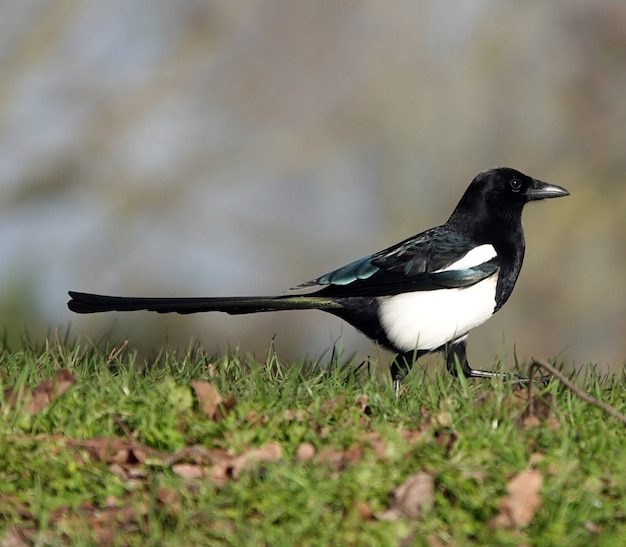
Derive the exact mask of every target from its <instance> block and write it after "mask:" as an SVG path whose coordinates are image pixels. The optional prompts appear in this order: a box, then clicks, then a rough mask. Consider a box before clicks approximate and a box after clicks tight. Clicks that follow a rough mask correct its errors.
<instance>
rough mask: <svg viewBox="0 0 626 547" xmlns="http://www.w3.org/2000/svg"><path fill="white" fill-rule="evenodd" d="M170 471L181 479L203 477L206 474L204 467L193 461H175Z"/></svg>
mask: <svg viewBox="0 0 626 547" xmlns="http://www.w3.org/2000/svg"><path fill="white" fill-rule="evenodd" d="M172 471H173V472H174V473H175V474H176V475H178V476H179V477H182V478H183V479H203V478H204V477H205V475H206V473H205V472H204V468H203V467H202V466H201V465H196V464H194V463H175V464H174V465H172Z"/></svg>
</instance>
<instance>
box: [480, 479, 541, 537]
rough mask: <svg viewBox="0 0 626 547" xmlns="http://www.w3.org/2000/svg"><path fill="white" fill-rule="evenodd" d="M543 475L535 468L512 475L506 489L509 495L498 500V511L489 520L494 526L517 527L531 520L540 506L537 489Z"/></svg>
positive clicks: (539, 487)
mask: <svg viewBox="0 0 626 547" xmlns="http://www.w3.org/2000/svg"><path fill="white" fill-rule="evenodd" d="M542 484H543V476H542V474H541V472H540V471H539V470H537V469H532V470H530V471H523V472H522V473H519V474H518V475H516V476H515V477H513V478H512V479H511V480H510V481H509V484H508V485H507V487H506V489H507V492H508V493H509V495H508V496H507V497H506V498H504V499H503V500H502V501H501V502H500V512H499V513H498V514H497V515H496V516H495V518H494V519H493V520H492V521H491V525H492V526H494V527H496V528H519V527H524V526H527V525H528V524H530V523H531V521H532V520H533V517H534V515H535V512H536V511H537V509H539V507H541V498H540V497H539V491H540V490H541V486H542Z"/></svg>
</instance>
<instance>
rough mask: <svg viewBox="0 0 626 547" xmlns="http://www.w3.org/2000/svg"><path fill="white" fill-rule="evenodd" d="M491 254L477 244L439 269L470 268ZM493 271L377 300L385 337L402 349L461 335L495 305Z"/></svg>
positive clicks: (429, 345) (436, 344)
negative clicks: (454, 284) (471, 281)
mask: <svg viewBox="0 0 626 547" xmlns="http://www.w3.org/2000/svg"><path fill="white" fill-rule="evenodd" d="M494 256H495V250H494V249H493V247H492V246H491V245H481V246H480V247H477V248H476V249H473V250H472V251H470V252H469V253H468V254H467V255H465V256H464V257H463V258H461V259H460V260H459V261H457V262H456V263H455V264H452V265H450V266H448V267H447V268H444V269H442V270H440V271H443V270H446V271H448V270H457V269H464V268H470V267H472V266H476V265H477V264H480V263H482V262H486V261H487V260H490V259H491V258H493V257H494ZM497 282H498V275H497V273H496V274H495V275H493V276H491V277H488V278H487V279H484V280H482V281H480V282H479V283H476V284H475V285H472V286H471V287H466V288H462V289H439V290H435V291H416V292H410V293H404V294H398V295H395V296H390V297H383V298H381V299H380V300H379V304H380V307H379V311H378V314H379V319H380V321H381V323H382V325H383V328H384V330H385V334H386V335H387V338H388V339H389V341H390V342H391V343H392V344H393V345H394V346H396V347H397V348H398V349H400V350H402V351H411V350H414V349H424V350H434V349H437V348H438V347H440V346H443V345H444V344H446V343H447V342H450V341H452V340H456V339H458V338H460V337H462V336H465V335H466V334H467V333H468V332H469V331H470V330H472V329H473V328H475V327H477V326H478V325H481V324H482V323H484V322H485V321H486V320H487V319H489V318H490V317H491V316H492V315H493V312H494V309H495V307H496V284H497Z"/></svg>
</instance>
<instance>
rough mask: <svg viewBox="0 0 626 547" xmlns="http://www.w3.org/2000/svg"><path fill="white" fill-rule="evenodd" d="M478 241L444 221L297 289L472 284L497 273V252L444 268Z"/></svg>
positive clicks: (354, 292) (366, 290) (350, 291)
mask: <svg viewBox="0 0 626 547" xmlns="http://www.w3.org/2000/svg"><path fill="white" fill-rule="evenodd" d="M476 246H477V245H476V243H475V242H473V241H471V240H469V239H468V238H466V237H464V236H462V235H460V234H458V233H456V232H453V231H451V230H449V229H448V228H445V227H443V226H439V227H437V228H432V229H430V230H427V231H425V232H422V233H421V234H418V235H416V236H414V237H411V238H409V239H406V240H404V241H402V242H400V243H398V244H396V245H394V246H393V247H389V248H388V249H385V250H383V251H379V252H377V253H375V254H372V255H369V256H366V257H364V258H361V259H359V260H355V261H354V262H351V263H350V264H347V265H346V266H343V267H341V268H338V269H337V270H334V271H332V272H330V273H327V274H325V275H322V276H320V277H318V278H317V279H314V280H312V281H309V282H307V283H304V284H302V285H299V286H298V287H295V289H304V288H308V287H311V288H313V287H318V288H320V291H319V292H320V293H321V294H325V295H329V296H385V295H393V294H398V293H401V292H409V291H429V290H435V289H453V288H462V287H469V286H471V285H474V284H476V283H478V282H479V281H481V280H483V279H485V278H487V277H489V276H491V275H493V274H494V273H496V271H497V270H498V267H499V260H498V257H497V256H494V257H493V258H491V259H489V260H487V261H485V262H482V263H480V264H476V265H471V266H468V267H462V268H460V269H450V270H446V268H448V267H449V266H450V265H452V264H454V263H455V262H458V261H459V260H461V259H462V258H463V257H464V256H465V255H466V254H467V253H469V252H470V251H471V250H472V249H474V248H475V247H476Z"/></svg>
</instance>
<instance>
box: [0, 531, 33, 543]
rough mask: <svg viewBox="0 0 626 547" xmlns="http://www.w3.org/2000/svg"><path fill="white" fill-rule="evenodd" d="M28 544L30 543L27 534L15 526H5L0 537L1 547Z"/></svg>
mask: <svg viewBox="0 0 626 547" xmlns="http://www.w3.org/2000/svg"><path fill="white" fill-rule="evenodd" d="M29 545H32V543H31V541H30V539H29V534H28V533H26V531H25V530H24V529H22V528H18V527H17V526H11V527H10V528H7V529H6V530H5V531H4V534H3V535H2V537H0V546H2V547H28V546H29Z"/></svg>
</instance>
